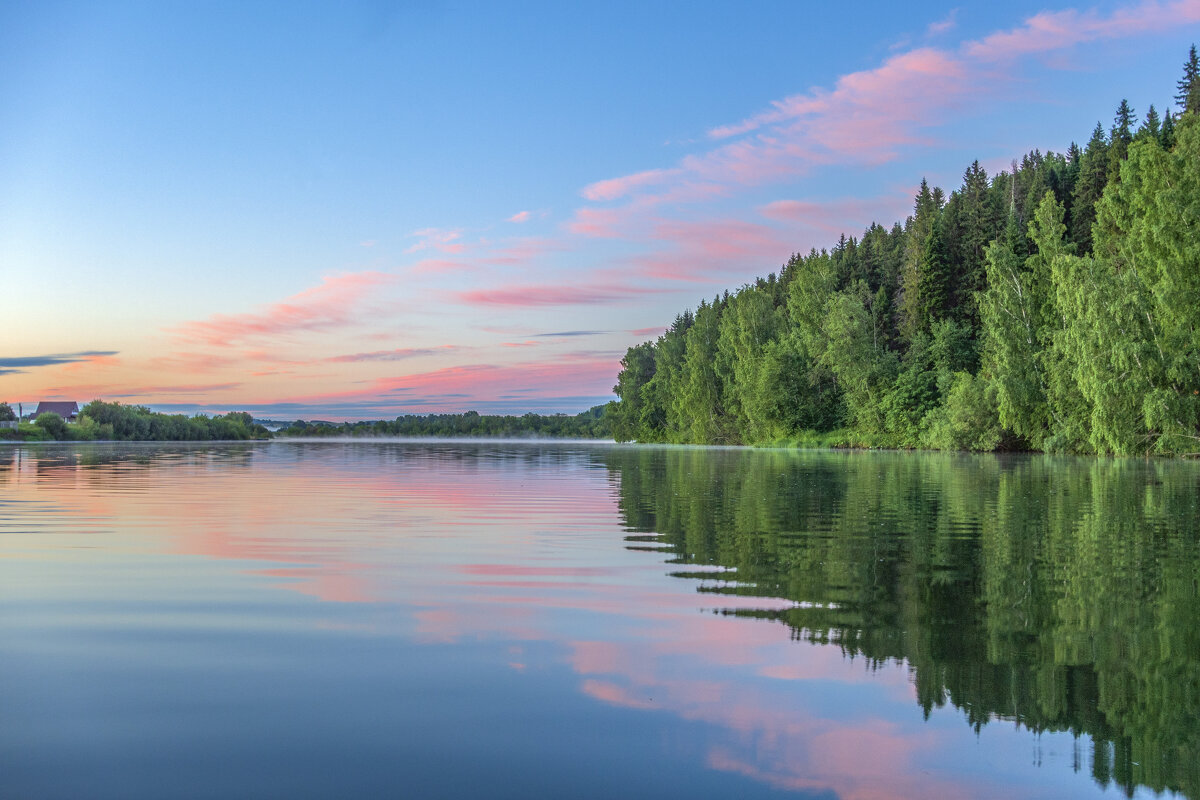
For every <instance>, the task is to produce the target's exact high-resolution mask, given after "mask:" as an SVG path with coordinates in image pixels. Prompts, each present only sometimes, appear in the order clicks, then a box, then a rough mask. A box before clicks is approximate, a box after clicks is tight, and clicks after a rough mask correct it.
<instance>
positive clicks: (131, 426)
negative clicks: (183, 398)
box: [0, 400, 270, 442]
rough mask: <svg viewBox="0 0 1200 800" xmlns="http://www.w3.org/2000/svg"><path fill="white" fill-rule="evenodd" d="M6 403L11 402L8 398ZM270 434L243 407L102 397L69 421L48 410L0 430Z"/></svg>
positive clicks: (103, 437) (29, 438)
mask: <svg viewBox="0 0 1200 800" xmlns="http://www.w3.org/2000/svg"><path fill="white" fill-rule="evenodd" d="M2 405H4V407H7V404H2ZM14 418H15V415H14ZM269 437H270V433H269V432H268V431H267V429H266V428H264V427H263V426H262V425H259V424H257V423H255V422H254V420H253V419H252V418H251V416H250V415H249V414H247V413H245V412H232V413H229V414H224V415H222V416H216V417H206V416H204V415H202V414H197V415H196V416H194V417H187V416H184V415H183V414H159V413H157V412H154V411H151V410H150V409H148V408H146V407H145V406H127V405H122V404H120V403H106V402H104V401H103V400H93V401H92V402H90V403H88V404H87V405H86V406H84V407H83V409H82V410H81V411H80V412H79V417H78V419H77V420H76V421H75V422H67V421H66V420H64V419H63V418H62V417H61V416H59V415H58V414H55V413H52V412H48V413H43V414H39V415H38V416H37V419H35V420H33V421H31V422H21V423H19V425H18V427H17V429H16V430H11V429H4V430H0V439H10V440H16V441H26V442H44V441H81V442H88V441H118V442H148V441H159V442H207V441H225V440H234V441H237V440H246V439H266V438H269Z"/></svg>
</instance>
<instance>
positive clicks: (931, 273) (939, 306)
mask: <svg viewBox="0 0 1200 800" xmlns="http://www.w3.org/2000/svg"><path fill="white" fill-rule="evenodd" d="M950 277H951V276H950V256H949V254H948V253H947V248H946V239H945V234H944V233H943V232H942V221H941V219H935V220H934V222H933V228H932V229H931V230H930V232H929V241H928V242H926V244H925V254H924V257H923V258H922V259H921V272H920V276H919V278H918V282H917V299H918V307H919V310H920V315H921V316H920V330H923V331H929V329H930V328H931V327H932V326H933V323H934V322H936V321H937V320H939V319H943V318H944V317H945V316H946V302H947V300H948V299H949V297H950Z"/></svg>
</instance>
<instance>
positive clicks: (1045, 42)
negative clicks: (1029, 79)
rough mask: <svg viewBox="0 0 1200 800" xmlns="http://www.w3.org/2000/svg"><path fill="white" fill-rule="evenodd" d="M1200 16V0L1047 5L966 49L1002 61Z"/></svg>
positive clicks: (1174, 24)
mask: <svg viewBox="0 0 1200 800" xmlns="http://www.w3.org/2000/svg"><path fill="white" fill-rule="evenodd" d="M1194 22H1200V0H1176V2H1173V3H1159V2H1155V1H1154V0H1147V2H1142V3H1139V4H1137V5H1134V6H1125V7H1122V8H1117V9H1116V10H1114V11H1113V12H1112V13H1111V14H1109V15H1107V16H1105V15H1103V14H1101V13H1099V12H1097V11H1096V10H1095V9H1089V10H1087V11H1079V10H1078V9H1073V8H1069V9H1065V10H1063V11H1043V12H1041V13H1040V14H1035V15H1034V16H1032V17H1029V18H1028V19H1026V20H1025V22H1024V23H1023V24H1022V25H1020V26H1019V27H1016V28H1013V29H1011V30H1007V31H1000V32H997V33H993V34H991V35H990V36H985V37H984V38H983V39H980V40H978V41H974V42H969V43H967V44H966V45H965V46H964V48H963V50H964V52H966V54H967V55H969V56H971V57H972V58H976V59H979V60H981V61H1003V60H1008V59H1014V58H1019V57H1021V56H1024V55H1029V54H1031V53H1044V52H1049V51H1052V50H1062V49H1064V48H1067V47H1072V46H1074V45H1077V44H1080V43H1083V42H1093V41H1101V40H1106V39H1119V38H1125V37H1128V36H1137V35H1141V34H1146V33H1154V32H1157V31H1165V30H1170V29H1172V28H1175V27H1177V26H1180V25H1187V24H1191V23H1194Z"/></svg>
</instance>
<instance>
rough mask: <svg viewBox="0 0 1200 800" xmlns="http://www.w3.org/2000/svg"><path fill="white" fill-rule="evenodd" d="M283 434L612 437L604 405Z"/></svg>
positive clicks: (424, 417) (309, 425)
mask: <svg viewBox="0 0 1200 800" xmlns="http://www.w3.org/2000/svg"><path fill="white" fill-rule="evenodd" d="M278 435H280V436H287V437H295V436H303V437H313V436H318V437H322V436H338V437H341V436H355V437H366V436H407V437H422V436H436V437H452V436H469V437H485V438H506V439H519V438H534V437H536V438H555V439H605V438H608V437H609V436H611V433H610V430H609V426H608V420H607V418H606V417H605V415H604V406H595V407H593V408H590V409H588V410H587V411H584V412H582V413H579V414H574V415H567V414H533V413H529V414H523V415H521V416H512V415H499V414H480V413H478V412H476V411H467V412H466V413H463V414H408V415H405V416H400V417H396V419H394V420H376V421H372V422H341V423H332V422H305V421H304V420H297V421H296V422H293V423H292V424H291V425H289V426H288V427H286V428H283V429H281V430H280V431H279V434H278Z"/></svg>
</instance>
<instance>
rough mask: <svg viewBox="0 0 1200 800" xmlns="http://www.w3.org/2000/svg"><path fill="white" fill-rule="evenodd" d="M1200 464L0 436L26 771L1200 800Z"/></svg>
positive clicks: (118, 791)
mask: <svg viewBox="0 0 1200 800" xmlns="http://www.w3.org/2000/svg"><path fill="white" fill-rule="evenodd" d="M1198 580H1200V465H1197V464H1194V463H1168V462H1143V461H1105V460H1091V459H1086V460H1084V459H1081V460H1071V459H1055V458H1048V457H1009V458H1001V457H996V456H981V457H967V456H954V455H920V454H871V453H822V452H777V451H754V450H727V449H705V448H651V447H633V446H613V445H599V444H570V443H555V444H547V443H530V444H521V443H515V444H514V443H472V442H440V443H429V442H424V443H422V442H382V441H374V442H346V443H339V442H321V443H303V442H271V443H261V444H253V445H221V446H209V445H205V446H194V447H184V446H159V445H155V446H118V445H93V446H81V445H75V446H45V447H40V448H37V447H28V446H26V447H4V448H0V796H3V797H17V798H59V797H61V798H79V797H89V798H91V797H97V798H103V797H112V798H158V797H248V796H264V797H266V796H270V797H289V798H294V797H334V796H341V797H351V796H362V795H368V796H389V797H451V798H453V797H467V796H487V797H603V798H611V797H659V798H661V797H684V796H687V797H716V796H726V797H739V798H741V797H754V796H771V797H783V796H796V797H812V798H833V797H840V798H884V797H914V798H915V797H997V798H999V797H1090V796H1110V797H1122V796H1125V795H1127V794H1128V795H1146V796H1153V795H1154V794H1155V793H1159V792H1172V793H1178V794H1180V795H1182V796H1187V797H1200V591H1198V586H1197V582H1198Z"/></svg>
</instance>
